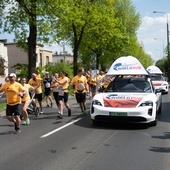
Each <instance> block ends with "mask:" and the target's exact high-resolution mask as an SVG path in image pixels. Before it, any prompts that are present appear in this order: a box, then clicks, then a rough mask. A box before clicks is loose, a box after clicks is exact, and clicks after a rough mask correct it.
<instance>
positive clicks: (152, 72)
mask: <svg viewBox="0 0 170 170" xmlns="http://www.w3.org/2000/svg"><path fill="white" fill-rule="evenodd" d="M146 70H147V71H148V73H149V76H150V77H151V80H152V82H153V85H154V87H155V89H160V90H161V91H162V93H166V94H167V93H168V92H169V83H168V82H167V81H166V80H165V78H164V76H163V72H162V71H161V70H160V69H159V68H158V67H157V66H155V65H151V66H149V67H148V68H147V69H146Z"/></svg>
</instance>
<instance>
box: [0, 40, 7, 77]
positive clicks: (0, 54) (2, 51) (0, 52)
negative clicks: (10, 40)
mask: <svg viewBox="0 0 170 170" xmlns="http://www.w3.org/2000/svg"><path fill="white" fill-rule="evenodd" d="M5 41H6V40H0V59H1V60H2V61H3V64H4V66H1V69H2V70H1V72H0V77H5V76H7V75H8V52H7V46H6V45H5V44H4V42H5Z"/></svg>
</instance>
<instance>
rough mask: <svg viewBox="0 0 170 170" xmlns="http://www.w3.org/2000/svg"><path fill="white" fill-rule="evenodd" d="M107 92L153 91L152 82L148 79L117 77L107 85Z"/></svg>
mask: <svg viewBox="0 0 170 170" xmlns="http://www.w3.org/2000/svg"><path fill="white" fill-rule="evenodd" d="M106 92H134V93H135V92H137V93H148V92H152V88H151V84H150V82H149V81H147V79H133V78H125V79H124V78H117V79H115V80H113V81H112V82H111V83H110V84H109V85H108V87H107V89H106Z"/></svg>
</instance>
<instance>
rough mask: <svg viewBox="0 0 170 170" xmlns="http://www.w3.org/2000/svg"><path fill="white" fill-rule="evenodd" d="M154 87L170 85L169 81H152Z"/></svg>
mask: <svg viewBox="0 0 170 170" xmlns="http://www.w3.org/2000/svg"><path fill="white" fill-rule="evenodd" d="M152 83H153V85H154V86H162V85H168V82H167V81H152Z"/></svg>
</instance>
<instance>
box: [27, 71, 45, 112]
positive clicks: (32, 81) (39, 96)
mask: <svg viewBox="0 0 170 170" xmlns="http://www.w3.org/2000/svg"><path fill="white" fill-rule="evenodd" d="M41 83H42V78H38V77H37V75H36V74H35V73H33V74H32V78H31V79H30V80H29V81H28V84H30V85H31V86H33V87H34V88H35V87H37V86H38V88H37V89H36V90H35V96H34V99H37V100H38V103H39V106H40V114H43V111H42V87H41ZM34 102H35V101H34Z"/></svg>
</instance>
